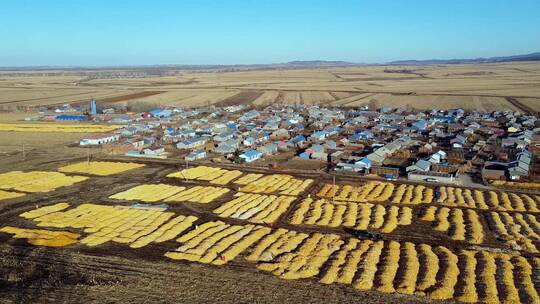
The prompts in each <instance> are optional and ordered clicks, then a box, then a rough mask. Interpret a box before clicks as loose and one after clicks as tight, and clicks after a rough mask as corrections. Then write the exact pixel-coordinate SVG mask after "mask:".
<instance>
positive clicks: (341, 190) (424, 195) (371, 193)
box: [317, 181, 433, 204]
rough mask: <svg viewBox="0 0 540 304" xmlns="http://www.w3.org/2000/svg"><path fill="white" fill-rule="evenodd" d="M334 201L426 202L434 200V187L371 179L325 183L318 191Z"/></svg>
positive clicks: (322, 195)
mask: <svg viewBox="0 0 540 304" xmlns="http://www.w3.org/2000/svg"><path fill="white" fill-rule="evenodd" d="M317 195H318V196H320V197H324V198H332V199H333V200H334V201H348V202H361V203H365V202H391V203H394V204H426V203H431V202H432V200H433V189H431V188H427V187H425V186H422V185H418V186H414V185H403V184H402V185H399V186H397V187H396V186H395V184H393V183H387V182H378V181H370V182H368V183H366V184H364V185H362V186H359V187H354V186H351V185H343V186H341V185H332V184H325V185H323V187H322V188H321V189H320V190H319V192H318V193H317Z"/></svg>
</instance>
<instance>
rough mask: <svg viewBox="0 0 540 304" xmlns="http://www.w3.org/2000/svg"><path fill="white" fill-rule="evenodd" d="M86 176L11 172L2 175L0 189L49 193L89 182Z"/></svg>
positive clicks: (0, 176)
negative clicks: (85, 181) (82, 182)
mask: <svg viewBox="0 0 540 304" xmlns="http://www.w3.org/2000/svg"><path fill="white" fill-rule="evenodd" d="M87 179H88V177H85V176H68V175H65V174H63V173H59V172H47V171H30V172H22V171H11V172H7V173H3V174H0V189H4V190H10V189H13V190H17V191H22V192H49V191H52V190H55V189H57V188H60V187H66V186H71V185H73V184H75V183H78V182H81V181H84V180H87Z"/></svg>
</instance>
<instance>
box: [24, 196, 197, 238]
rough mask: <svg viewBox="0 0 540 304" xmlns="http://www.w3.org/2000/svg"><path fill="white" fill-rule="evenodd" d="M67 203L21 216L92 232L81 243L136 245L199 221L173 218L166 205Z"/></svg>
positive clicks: (41, 223) (174, 233) (170, 235)
mask: <svg viewBox="0 0 540 304" xmlns="http://www.w3.org/2000/svg"><path fill="white" fill-rule="evenodd" d="M66 205H67V204H65V203H60V204H56V205H52V206H46V207H43V208H40V209H36V210H32V211H29V212H25V213H23V214H21V215H20V216H21V217H24V218H28V219H33V221H35V222H36V223H37V226H40V227H54V228H75V229H82V230H83V232H85V233H87V234H89V235H88V236H87V237H85V238H83V239H81V240H80V242H81V243H82V244H85V245H87V246H97V245H100V244H103V243H106V242H109V241H113V242H117V243H124V244H130V246H131V247H133V248H138V247H142V246H145V245H147V244H149V243H152V242H153V243H159V242H164V241H167V240H170V239H173V238H175V237H176V236H177V235H178V234H180V233H182V232H183V231H184V230H186V229H188V228H189V227H191V225H192V223H193V222H195V221H196V220H197V217H194V216H183V215H178V216H177V217H175V218H173V219H171V218H172V217H173V216H174V213H173V212H166V211H165V209H163V208H140V207H124V206H104V205H95V204H82V205H80V206H77V207H76V208H72V209H69V210H65V209H66V208H67V207H68V206H66ZM64 210H65V211H64Z"/></svg>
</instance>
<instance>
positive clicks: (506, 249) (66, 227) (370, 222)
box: [0, 163, 540, 303]
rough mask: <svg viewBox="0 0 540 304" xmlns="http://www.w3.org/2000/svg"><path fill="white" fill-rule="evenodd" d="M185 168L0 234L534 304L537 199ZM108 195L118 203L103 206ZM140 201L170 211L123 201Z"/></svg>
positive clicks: (50, 210) (419, 292) (446, 296)
mask: <svg viewBox="0 0 540 304" xmlns="http://www.w3.org/2000/svg"><path fill="white" fill-rule="evenodd" d="M84 164H85V163H81V164H76V165H75V166H74V167H75V168H76V170H77V171H76V170H75V169H74V171H73V172H78V173H85V174H91V175H98V176H94V177H92V181H95V180H99V179H107V178H108V177H107V175H106V174H103V175H102V176H101V174H98V173H97V172H98V171H100V170H99V169H93V171H92V170H86V171H84ZM77 166H80V167H79V168H77ZM98 166H99V165H98ZM105 167H106V166H102V167H101V168H105ZM118 167H123V166H122V165H118ZM94 168H96V167H94ZM111 168H112V167H111ZM145 170H146V169H145ZM111 171H114V170H112V169H111ZM36 172H42V171H36ZM43 172H44V171H43ZM101 172H103V171H101ZM125 172H128V171H124V173H123V172H118V173H116V174H119V175H120V174H122V173H123V174H129V173H125ZM165 172H167V171H165ZM180 172H182V173H181V174H180ZM180 172H176V173H173V174H169V175H168V176H167V177H172V178H179V179H181V180H174V179H169V180H167V181H168V182H170V184H164V183H161V180H160V177H156V178H153V179H152V180H151V181H150V180H146V179H145V178H144V180H146V182H139V183H132V181H130V183H131V185H133V184H136V186H132V187H131V188H127V187H125V186H124V187H122V188H121V189H127V190H125V191H121V192H118V186H119V185H120V184H116V185H111V187H110V188H107V189H111V191H104V193H106V196H104V197H103V196H102V195H105V194H99V195H97V196H96V197H95V199H93V200H88V201H93V202H96V203H82V204H81V203H77V202H74V203H55V204H53V205H45V206H44V207H41V208H38V209H31V210H30V211H27V212H24V213H21V214H20V216H19V217H18V218H19V219H18V221H15V222H13V223H12V222H7V223H2V226H0V237H2V238H5V237H11V238H14V239H22V240H26V242H28V243H29V244H32V245H36V246H47V247H68V249H64V250H70V249H69V248H73V249H74V250H77V251H79V250H85V248H88V249H89V248H90V247H91V248H92V250H98V252H103V253H104V254H111V253H110V252H112V254H115V253H116V252H118V253H119V254H123V252H126V253H127V252H128V251H129V253H127V254H129V255H130V256H131V254H138V255H142V256H145V255H146V254H147V253H148V252H153V254H155V255H156V256H157V257H158V258H159V257H161V258H163V259H165V260H168V261H170V262H172V263H178V264H181V263H179V262H180V261H184V262H196V263H202V264H211V265H232V266H242V267H248V268H252V269H257V270H258V271H259V272H260V273H265V274H269V275H272V276H276V277H278V278H281V279H285V280H292V279H295V280H296V279H308V280H312V281H318V282H319V283H321V285H320V286H321V288H326V287H324V286H325V285H327V284H333V285H335V286H341V285H343V286H349V287H347V288H351V289H356V290H358V294H361V291H362V290H371V291H376V292H378V293H381V294H392V293H398V294H403V295H411V296H416V297H417V298H418V299H423V300H424V301H432V300H451V301H460V302H465V303H472V302H483V303H540V298H539V296H538V293H539V292H540V276H539V273H540V253H539V252H538V249H540V247H539V246H540V238H539V235H540V218H539V216H540V214H539V206H540V199H539V197H538V195H534V194H530V193H528V194H525V193H518V192H505V191H489V190H479V189H467V188H461V187H431V186H424V185H412V184H411V185H409V184H397V183H395V184H394V183H389V182H375V181H370V182H366V183H364V184H360V185H358V184H355V185H352V184H349V185H347V184H338V185H335V186H334V185H331V184H321V185H315V186H314V187H311V186H312V184H313V180H311V179H301V178H297V177H293V176H291V175H285V174H262V173H247V172H242V171H238V170H227V169H221V168H214V167H205V166H199V167H194V168H190V169H187V170H183V171H180ZM46 173H50V172H46ZM52 173H54V176H56V174H61V175H63V176H65V177H67V178H71V176H67V175H65V174H62V173H58V172H52ZM111 174H114V173H111ZM37 175H39V174H37ZM135 175H137V174H135ZM1 176H2V175H0V177H1ZM14 176H17V175H14ZM120 176H121V175H120ZM161 176H163V175H161ZM44 179H45V180H47V178H44ZM48 179H49V180H50V178H48ZM112 179H115V180H116V179H117V178H116V177H115V178H111V179H108V180H112ZM6 180H8V179H6ZM118 180H122V182H124V181H123V179H118ZM139 180H143V178H141V179H139ZM183 180H188V182H184V181H183ZM191 180H195V181H197V183H195V185H194V184H193V183H192V182H190V181H191ZM9 181H11V179H9ZM115 183H116V182H115ZM137 184H138V185H137ZM0 185H4V184H0ZM9 189H10V190H9V191H2V190H0V198H1V195H9V194H11V193H15V194H22V193H19V192H15V191H23V190H20V189H15V188H13V189H14V191H12V190H11V188H9ZM114 189H116V191H114ZM3 192H5V193H7V194H3ZM111 194H112V195H111ZM70 195H71V194H70ZM80 195H81V197H82V198H83V199H84V196H85V195H87V194H86V193H81V194H80ZM107 197H109V198H110V199H112V200H105V201H102V202H100V203H97V202H99V201H100V199H99V198H107ZM9 200H10V198H6V202H9ZM57 201H58V199H57ZM61 201H70V200H69V199H66V200H61ZM78 201H82V200H78ZM136 202H145V203H165V204H167V205H169V207H166V206H163V205H157V204H155V205H151V204H150V205H144V204H135V205H131V206H127V204H132V203H136ZM175 202H190V203H198V204H178V205H177V204H174V203H175ZM111 203H112V204H113V205H111ZM116 204H122V206H119V205H116ZM28 207H31V206H27V207H26V208H28ZM27 210H28V209H27ZM343 228H351V229H359V230H365V229H367V230H374V231H378V232H381V233H382V234H383V240H380V241H379V240H377V241H375V240H366V239H357V238H353V237H351V235H349V234H348V233H346V232H345V231H344V230H343ZM412 231H414V232H415V233H413V234H415V235H416V236H414V235H412V236H410V235H409V232H412ZM418 235H419V236H420V237H417V236H418ZM114 248H120V250H121V251H115V250H114ZM140 248H142V249H140ZM99 250H102V251H99ZM233 268H234V267H233ZM203 271H204V268H203ZM261 278H264V277H261ZM254 279H256V278H254ZM257 279H258V278H257ZM397 299H400V298H396V301H398V300H397ZM407 299H409V298H406V297H405V298H401V300H399V301H405V302H407ZM410 299H413V298H410Z"/></svg>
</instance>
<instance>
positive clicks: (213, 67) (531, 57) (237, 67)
mask: <svg viewBox="0 0 540 304" xmlns="http://www.w3.org/2000/svg"><path fill="white" fill-rule="evenodd" d="M513 61H540V52H536V53H531V54H525V55H514V56H503V57H491V58H475V59H428V60H398V61H391V62H387V63H372V64H367V63H357V62H349V61H339V60H294V61H289V62H283V63H269V64H265V63H262V64H223V65H220V64H156V65H122V66H93V67H90V66H23V67H0V72H4V71H21V72H25V71H103V70H108V71H118V70H122V71H125V70H129V71H145V73H148V72H149V71H150V72H155V73H156V74H160V73H162V72H163V71H168V70H192V71H193V70H195V71H242V70H273V69H310V68H315V69H316V68H331V67H355V66H366V65H423V64H460V63H490V62H513Z"/></svg>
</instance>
